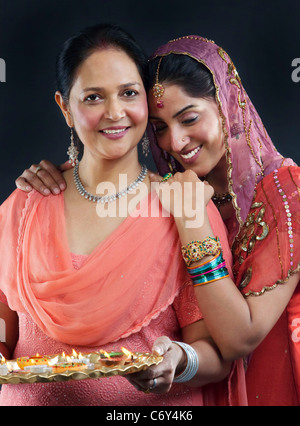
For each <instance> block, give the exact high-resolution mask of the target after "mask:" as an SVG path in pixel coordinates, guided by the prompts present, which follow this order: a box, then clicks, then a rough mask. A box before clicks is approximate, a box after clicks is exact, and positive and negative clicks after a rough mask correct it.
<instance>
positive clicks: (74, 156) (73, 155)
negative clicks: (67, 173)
mask: <svg viewBox="0 0 300 426" xmlns="http://www.w3.org/2000/svg"><path fill="white" fill-rule="evenodd" d="M67 154H68V156H69V163H72V166H73V167H74V166H75V165H76V164H78V155H79V151H78V149H77V148H76V146H75V145H74V133H73V129H72V128H71V145H70V146H69V148H68V151H67Z"/></svg>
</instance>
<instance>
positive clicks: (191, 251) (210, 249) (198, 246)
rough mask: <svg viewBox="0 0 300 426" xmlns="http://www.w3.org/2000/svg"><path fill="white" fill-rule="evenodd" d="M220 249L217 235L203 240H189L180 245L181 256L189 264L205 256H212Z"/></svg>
mask: <svg viewBox="0 0 300 426" xmlns="http://www.w3.org/2000/svg"><path fill="white" fill-rule="evenodd" d="M220 250H221V244H220V239H219V237H216V238H213V237H207V238H205V239H204V240H203V241H191V242H189V243H188V244H186V245H185V246H182V247H181V253H182V257H183V259H184V261H185V263H186V264H187V266H189V265H190V264H191V263H193V262H198V261H199V260H201V259H202V258H203V257H205V256H209V255H212V256H214V255H215V254H217V253H218V252H219V251H220Z"/></svg>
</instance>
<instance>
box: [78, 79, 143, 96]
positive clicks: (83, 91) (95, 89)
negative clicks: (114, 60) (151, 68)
mask: <svg viewBox="0 0 300 426" xmlns="http://www.w3.org/2000/svg"><path fill="white" fill-rule="evenodd" d="M132 86H141V84H140V83H138V82H137V81H134V82H132V83H131V82H130V83H125V84H120V85H119V86H118V89H126V88H127V87H132ZM100 90H105V88H104V87H86V88H85V89H83V90H82V92H81V93H85V92H98V91H100Z"/></svg>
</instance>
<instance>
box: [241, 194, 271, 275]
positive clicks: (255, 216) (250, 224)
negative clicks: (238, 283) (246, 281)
mask: <svg viewBox="0 0 300 426" xmlns="http://www.w3.org/2000/svg"><path fill="white" fill-rule="evenodd" d="M253 210H254V211H253ZM265 211H266V208H265V206H264V205H263V203H260V202H255V203H253V204H252V205H251V208H250V212H249V214H248V216H247V219H246V221H245V223H244V226H243V227H242V229H241V232H240V234H239V235H238V237H237V238H236V241H235V243H234V246H233V253H234V255H235V256H236V257H237V258H238V260H239V264H240V265H241V264H242V263H243V262H244V260H245V259H246V258H247V256H248V255H249V254H250V253H251V252H252V250H253V248H254V247H255V244H256V242H257V241H262V240H264V239H265V238H266V237H267V236H268V234H269V226H268V224H267V223H266V222H265V221H264V220H263V218H264V215H265ZM259 227H260V228H261V232H260V229H259ZM247 272H248V271H247ZM247 272H246V274H247ZM235 274H237V271H236V272H235Z"/></svg>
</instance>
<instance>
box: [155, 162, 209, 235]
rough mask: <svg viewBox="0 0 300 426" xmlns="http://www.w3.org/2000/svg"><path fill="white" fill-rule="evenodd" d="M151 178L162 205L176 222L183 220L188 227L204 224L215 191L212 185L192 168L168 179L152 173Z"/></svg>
mask: <svg viewBox="0 0 300 426" xmlns="http://www.w3.org/2000/svg"><path fill="white" fill-rule="evenodd" d="M150 180H151V184H156V186H155V189H156V191H157V193H158V196H159V198H160V201H161V204H162V206H163V207H164V209H165V210H166V211H167V212H169V213H171V214H172V215H173V216H174V218H175V221H176V222H179V223H180V222H181V223H182V224H183V226H184V227H186V228H198V227H200V226H201V225H202V223H203V218H204V213H205V208H206V206H207V204H208V203H209V201H210V199H211V197H212V196H213V193H214V189H213V188H212V186H210V185H209V184H208V183H207V182H202V181H201V180H200V179H199V178H198V176H197V175H196V173H195V172H193V171H192V170H186V171H184V172H183V173H176V174H175V175H174V176H172V177H170V178H168V179H167V180H166V181H164V180H163V178H162V177H160V176H159V175H156V174H152V175H150Z"/></svg>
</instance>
